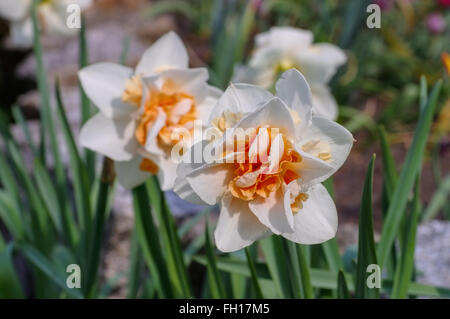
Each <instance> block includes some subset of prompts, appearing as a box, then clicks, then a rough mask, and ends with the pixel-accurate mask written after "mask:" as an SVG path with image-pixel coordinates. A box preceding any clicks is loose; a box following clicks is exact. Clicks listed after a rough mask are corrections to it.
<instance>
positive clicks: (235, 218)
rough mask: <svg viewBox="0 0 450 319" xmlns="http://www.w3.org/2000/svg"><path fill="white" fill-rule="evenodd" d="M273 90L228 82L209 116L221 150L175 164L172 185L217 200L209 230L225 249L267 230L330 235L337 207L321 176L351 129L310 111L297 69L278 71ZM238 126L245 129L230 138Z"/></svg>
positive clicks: (335, 163) (337, 163)
mask: <svg viewBox="0 0 450 319" xmlns="http://www.w3.org/2000/svg"><path fill="white" fill-rule="evenodd" d="M276 94H277V95H276V96H273V95H272V94H271V93H269V92H268V91H266V90H264V89H262V88H259V87H257V86H253V85H249V84H235V85H232V86H230V87H229V88H228V89H227V90H226V91H225V93H224V94H223V96H222V97H221V98H220V99H219V101H218V103H217V105H216V106H215V108H214V110H213V112H212V114H211V116H210V120H209V125H210V127H212V128H215V129H216V130H217V131H219V132H225V133H224V134H222V137H219V138H218V139H217V140H216V141H215V142H214V143H216V144H217V145H220V146H221V147H220V148H219V150H225V151H223V152H222V151H220V152H218V153H217V154H218V156H217V157H216V158H215V160H214V161H212V163H211V162H210V163H204V164H195V163H194V164H190V163H184V164H180V166H179V168H178V175H179V178H178V179H177V181H176V183H175V188H174V190H175V192H177V193H178V194H179V195H180V196H181V197H182V198H184V199H186V200H189V201H191V202H194V203H202V202H203V203H206V204H209V205H214V204H217V203H218V204H219V205H220V217H219V220H218V223H217V227H216V230H215V233H214V236H215V242H216V246H217V247H218V248H219V249H220V250H222V251H225V252H229V251H235V250H239V249H241V248H243V247H246V246H248V245H250V244H251V243H253V242H254V241H255V240H258V239H260V238H263V237H265V236H268V235H270V234H278V235H281V236H283V237H285V238H287V239H289V240H291V241H294V242H297V243H301V244H317V243H321V242H324V241H326V240H328V239H330V238H332V237H334V236H335V233H336V230H337V213H336V207H335V205H334V202H333V200H332V198H331V197H330V195H329V194H328V192H327V190H326V189H325V187H324V186H322V184H321V182H323V181H324V180H326V179H327V178H328V177H330V176H331V175H333V173H334V172H336V170H338V169H339V168H340V167H341V165H342V164H343V163H344V161H345V160H346V158H347V156H348V154H349V152H350V150H351V148H352V145H353V137H352V135H351V133H350V132H349V131H347V130H346V129H345V128H344V127H342V126H341V125H339V124H337V123H336V122H333V121H331V120H329V119H326V118H324V117H320V116H317V115H315V114H314V113H313V112H312V103H313V102H312V96H311V91H310V88H309V86H308V84H307V82H306V80H305V78H304V77H303V76H302V75H301V73H300V72H299V71H297V70H295V69H291V70H288V71H286V72H285V73H283V74H282V76H281V78H280V79H279V80H278V81H277V83H276ZM238 130H240V131H242V130H245V131H246V132H250V133H249V134H248V135H247V136H246V138H245V139H242V138H241V139H239V138H235V136H237V134H235V132H237V131H238ZM228 134H229V135H228ZM230 137H231V138H230Z"/></svg>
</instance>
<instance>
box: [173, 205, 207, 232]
mask: <svg viewBox="0 0 450 319" xmlns="http://www.w3.org/2000/svg"><path fill="white" fill-rule="evenodd" d="M210 212H211V208H210V207H208V208H206V209H204V210H202V211H201V212H200V213H198V214H196V215H195V216H194V217H191V218H189V220H188V221H187V222H185V223H184V224H183V225H181V227H180V228H178V236H179V237H180V238H183V237H184V236H186V235H187V233H188V232H189V231H190V230H191V229H192V227H194V226H195V225H197V224H198V223H199V222H200V220H202V219H203V218H204V217H205V215H206V214H209V213H210Z"/></svg>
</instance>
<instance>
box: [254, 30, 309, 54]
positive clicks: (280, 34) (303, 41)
mask: <svg viewBox="0 0 450 319" xmlns="http://www.w3.org/2000/svg"><path fill="white" fill-rule="evenodd" d="M312 40H313V34H312V32H311V31H308V30H302V29H298V28H292V27H272V28H271V29H270V30H269V31H268V32H263V33H260V34H258V35H257V36H256V37H255V42H256V46H257V47H261V46H276V47H279V48H280V49H282V50H289V49H292V48H293V47H295V48H297V49H302V48H305V47H307V46H309V45H310V44H311V42H312Z"/></svg>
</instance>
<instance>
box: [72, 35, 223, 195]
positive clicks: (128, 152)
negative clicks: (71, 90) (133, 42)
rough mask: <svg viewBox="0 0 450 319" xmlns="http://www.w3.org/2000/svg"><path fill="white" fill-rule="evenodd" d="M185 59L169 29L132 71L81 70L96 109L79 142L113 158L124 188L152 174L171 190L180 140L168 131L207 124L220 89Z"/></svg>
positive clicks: (106, 66)
mask: <svg viewBox="0 0 450 319" xmlns="http://www.w3.org/2000/svg"><path fill="white" fill-rule="evenodd" d="M188 60H189V57H188V53H187V50H186V48H185V46H184V44H183V42H182V41H181V39H180V38H179V37H178V35H176V34H175V33H174V32H169V33H167V34H166V35H164V36H162V37H161V38H160V39H159V40H158V41H156V42H155V43H154V44H153V45H152V46H151V47H150V48H149V49H147V51H146V52H145V53H144V55H143V56H142V58H141V60H140V62H139V63H138V65H137V66H136V69H135V70H133V69H131V68H128V67H125V66H122V65H118V64H114V63H97V64H93V65H90V66H88V67H86V68H84V69H82V70H80V71H79V78H80V81H81V85H82V86H83V89H84V91H85V92H86V94H87V96H88V97H89V99H90V100H91V101H92V102H93V103H94V104H95V105H96V106H97V107H98V108H99V111H100V112H99V113H97V114H96V115H94V116H93V117H92V118H91V119H90V120H89V121H88V122H87V123H86V124H85V125H84V126H83V127H82V129H81V132H80V143H81V145H82V146H84V147H87V148H89V149H91V150H94V151H96V152H99V153H101V154H103V155H106V156H108V157H110V158H111V159H113V160H114V161H115V169H116V173H117V178H118V180H119V182H120V184H122V185H123V186H125V187H126V188H132V187H135V186H137V185H139V184H141V183H143V182H144V181H145V180H146V179H147V178H149V177H150V176H151V175H152V174H155V175H157V176H158V178H159V181H160V184H161V188H162V189H163V190H168V189H171V188H172V187H173V183H174V181H175V178H176V167H177V163H176V162H175V161H173V160H172V158H171V150H172V148H173V146H174V145H175V144H178V143H179V142H180V139H182V137H177V136H176V134H172V133H174V132H176V131H177V130H178V131H179V130H184V131H185V132H188V133H190V134H191V133H192V132H193V129H194V121H196V120H199V121H203V122H205V123H206V121H207V119H208V117H209V115H210V113H211V109H212V107H213V106H214V105H215V103H216V102H217V99H218V97H219V96H220V94H221V93H222V92H221V91H220V90H218V89H215V88H213V87H211V86H209V85H208V84H207V82H206V81H207V80H208V70H207V69H206V68H188ZM187 146H189V145H187Z"/></svg>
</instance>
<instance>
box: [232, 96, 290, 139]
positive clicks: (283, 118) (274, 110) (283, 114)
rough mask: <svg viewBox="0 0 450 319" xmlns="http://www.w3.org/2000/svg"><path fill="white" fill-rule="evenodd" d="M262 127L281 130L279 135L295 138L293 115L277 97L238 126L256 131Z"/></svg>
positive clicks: (245, 118) (249, 115)
mask: <svg viewBox="0 0 450 319" xmlns="http://www.w3.org/2000/svg"><path fill="white" fill-rule="evenodd" d="M262 126H268V127H269V128H272V129H279V132H278V133H282V134H285V135H286V136H287V137H289V138H291V139H294V138H295V125H294V122H293V119H292V116H291V113H290V112H289V109H288V108H287V106H286V105H285V104H284V103H283V101H281V100H280V99H279V98H277V97H274V98H272V99H271V100H269V101H268V102H266V103H265V104H264V105H263V106H261V107H260V108H258V109H257V110H256V111H253V112H252V113H250V114H248V115H247V116H246V117H244V118H243V119H242V120H241V121H240V122H239V124H238V125H237V127H239V128H243V129H251V128H252V129H253V128H254V129H256V128H258V127H262ZM272 133H276V132H272Z"/></svg>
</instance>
